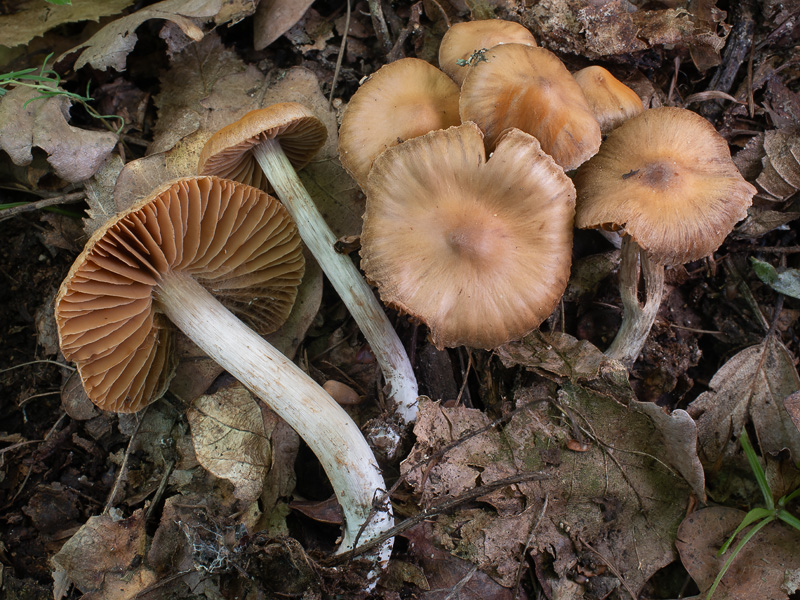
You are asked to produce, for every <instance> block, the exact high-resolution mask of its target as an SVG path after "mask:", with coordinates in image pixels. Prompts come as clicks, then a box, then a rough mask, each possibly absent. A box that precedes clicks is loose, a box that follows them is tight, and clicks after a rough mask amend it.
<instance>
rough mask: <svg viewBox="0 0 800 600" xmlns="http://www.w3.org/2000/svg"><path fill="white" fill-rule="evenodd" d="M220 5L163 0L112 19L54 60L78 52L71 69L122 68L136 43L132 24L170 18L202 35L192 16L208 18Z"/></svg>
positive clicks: (195, 36)
mask: <svg viewBox="0 0 800 600" xmlns="http://www.w3.org/2000/svg"><path fill="white" fill-rule="evenodd" d="M221 8H222V0H163V1H162V2H158V3H156V4H153V5H151V6H148V7H146V8H143V9H141V10H138V11H136V12H135V13H133V14H130V15H127V16H125V17H122V18H119V19H116V20H115V21H112V22H111V23H109V24H108V25H106V26H105V27H103V28H102V29H101V30H100V31H98V32H97V33H95V34H94V35H93V36H92V37H90V38H89V39H88V40H86V41H85V42H83V43H81V44H78V45H77V46H75V47H74V48H72V49H70V50H68V51H67V52H65V53H64V54H62V55H61V56H60V57H59V58H58V60H61V59H62V58H64V57H65V56H66V55H68V54H71V53H73V52H80V55H79V56H78V59H77V61H76V62H75V69H80V68H81V67H83V66H84V65H87V64H88V65H90V66H92V67H94V68H95V69H98V70H100V71H105V70H106V69H108V68H109V67H112V68H114V69H116V70H117V71H124V70H125V63H126V60H127V57H128V54H129V53H130V52H131V51H132V50H133V47H134V46H135V45H136V41H137V39H138V38H137V36H136V33H135V31H136V28H137V27H139V25H141V24H142V23H144V22H145V21H149V20H150V19H163V20H167V21H172V22H173V23H175V24H176V25H178V27H180V28H181V31H183V33H184V34H186V35H187V36H188V37H190V38H191V39H193V40H195V41H199V40H201V39H203V30H202V29H201V28H200V27H199V26H198V24H197V23H196V22H195V19H203V20H207V19H211V18H213V17H214V16H215V15H216V14H217V13H219V11H220V9H221Z"/></svg>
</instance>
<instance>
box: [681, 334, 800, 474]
mask: <svg viewBox="0 0 800 600" xmlns="http://www.w3.org/2000/svg"><path fill="white" fill-rule="evenodd" d="M709 388H711V389H710V391H708V392H704V393H703V394H701V395H700V396H699V397H698V398H697V399H696V400H695V401H694V402H692V403H691V404H690V405H689V407H688V411H689V414H690V415H692V417H694V419H695V420H696V421H697V430H698V440H699V445H700V449H701V458H702V459H703V461H704V463H705V464H714V463H717V462H718V461H720V460H724V459H725V458H726V457H731V456H733V455H735V454H738V452H739V436H740V435H741V432H742V428H743V427H744V426H745V425H746V424H747V423H748V422H752V423H753V427H754V428H755V432H756V436H757V437H758V444H759V446H760V447H761V450H762V451H763V452H768V453H770V454H777V453H778V452H780V451H781V450H783V449H784V448H788V449H789V452H790V453H791V455H792V458H793V460H795V461H797V460H800V432H798V430H797V428H796V427H795V425H794V423H792V419H791V417H790V416H789V413H788V412H787V411H786V409H785V408H784V406H783V401H784V399H785V398H786V397H787V396H789V394H791V393H793V392H796V391H797V390H798V389H799V388H800V377H798V374H797V369H796V368H795V366H794V361H793V359H792V356H791V354H789V351H788V350H787V349H786V347H785V346H784V345H783V344H782V343H781V342H780V341H778V340H777V339H775V338H774V337H772V336H771V337H769V338H767V340H766V341H765V342H763V343H762V344H759V345H757V346H751V347H750V348H746V349H744V350H742V351H741V352H739V353H738V354H736V355H735V356H734V357H733V358H731V359H730V360H729V361H728V362H727V363H725V364H724V365H723V366H722V367H721V368H720V369H719V371H717V373H716V374H715V375H714V377H713V378H712V379H711V382H710V383H709Z"/></svg>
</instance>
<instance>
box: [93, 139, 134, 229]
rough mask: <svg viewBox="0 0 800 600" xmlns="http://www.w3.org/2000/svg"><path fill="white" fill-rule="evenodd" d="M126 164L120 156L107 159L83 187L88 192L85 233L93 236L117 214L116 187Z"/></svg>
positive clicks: (111, 156)
mask: <svg viewBox="0 0 800 600" xmlns="http://www.w3.org/2000/svg"><path fill="white" fill-rule="evenodd" d="M124 166H125V162H124V161H123V160H122V157H120V156H119V155H118V154H112V155H110V156H108V158H106V160H105V161H104V162H103V164H102V165H100V168H99V169H98V170H97V172H96V173H95V174H94V175H93V176H92V177H91V179H89V180H87V181H86V183H85V184H84V186H83V189H84V191H85V192H86V202H87V204H88V205H89V206H88V207H87V209H86V217H84V218H83V231H84V233H85V234H86V235H87V236H91V235H92V234H93V233H94V232H95V231H96V230H97V229H99V228H100V227H102V226H103V225H104V224H105V222H106V221H108V220H109V219H110V218H111V217H113V216H114V215H116V214H117V210H116V206H115V204H114V186H115V185H116V183H117V177H119V173H120V171H122V168H123V167H124Z"/></svg>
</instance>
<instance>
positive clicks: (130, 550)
mask: <svg viewBox="0 0 800 600" xmlns="http://www.w3.org/2000/svg"><path fill="white" fill-rule="evenodd" d="M146 542H147V535H146V531H145V513H144V511H143V510H141V509H140V510H137V511H136V512H134V513H133V515H131V516H130V517H128V518H127V519H122V520H119V521H114V520H113V519H112V518H111V517H110V516H108V515H100V516H96V517H90V518H89V520H88V521H87V522H86V523H85V524H84V525H83V526H82V527H81V528H80V529H79V530H78V531H77V532H76V533H75V534H74V535H73V536H72V537H71V538H70V539H69V540H67V542H66V543H65V544H64V546H63V547H62V548H61V550H60V551H59V552H58V554H56V555H55V556H54V557H53V559H52V560H53V564H54V565H55V567H56V573H60V575H58V578H63V576H64V575H63V572H66V576H68V577H69V578H70V579H71V580H72V582H73V583H74V584H75V587H77V588H78V589H79V590H80V591H81V592H83V593H84V594H85V595H84V596H83V598H86V599H87V600H88V599H94V600H99V599H101V598H102V599H103V600H127V599H129V598H132V597H134V596H135V595H136V594H137V593H138V592H140V591H142V590H143V589H145V588H147V587H148V586H150V585H151V584H153V583H154V582H155V580H156V575H155V573H154V572H153V571H152V570H151V569H150V568H148V567H147V566H146V565H145V564H144V563H143V562H142V561H141V559H142V557H144V553H145V545H146ZM56 577H57V576H56V574H54V579H55V578H56Z"/></svg>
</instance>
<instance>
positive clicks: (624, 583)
mask: <svg viewBox="0 0 800 600" xmlns="http://www.w3.org/2000/svg"><path fill="white" fill-rule="evenodd" d="M578 541H579V542H580V543H581V544H583V545H584V546H586V547H587V548H588V549H589V550H590V551H591V552H592V554H594V555H595V556H597V558H599V559H600V560H601V561H602V562H603V564H604V565H605V566H607V567H608V570H609V571H611V572H612V573H613V574H614V576H615V577H616V578H617V579H619V582H620V583H621V584H622V587H624V588H625V591H626V592H628V593H629V594H630V595H631V598H632V599H633V600H637V598H638V596H637V595H636V594H634V593H633V590H631V587H630V586H629V585H628V582H627V581H625V578H624V577H623V576H622V574H621V573H620V572H619V571H618V570H617V568H616V567H615V566H614V565H613V563H612V562H611V561H610V560H608V559H607V558H606V557H605V556H603V555H602V554H600V552H598V551H597V550H595V549H594V548H592V547H591V546H590V545H589V543H588V542H587V541H586V540H584V539H583V538H582V537H581V536H578Z"/></svg>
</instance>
